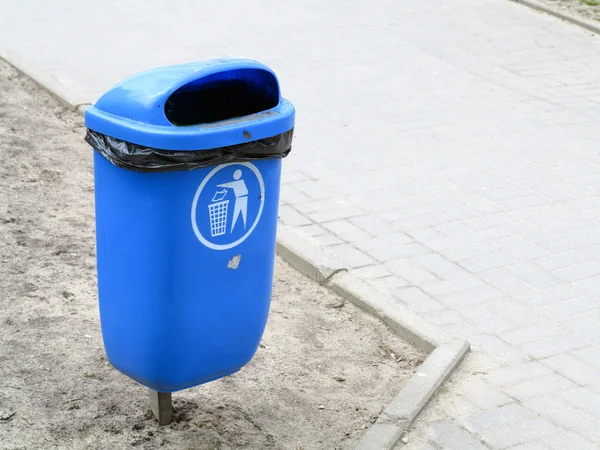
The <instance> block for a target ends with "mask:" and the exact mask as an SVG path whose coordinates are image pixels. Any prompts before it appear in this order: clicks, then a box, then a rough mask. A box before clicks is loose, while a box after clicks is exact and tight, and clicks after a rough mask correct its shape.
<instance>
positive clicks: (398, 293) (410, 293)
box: [394, 286, 446, 312]
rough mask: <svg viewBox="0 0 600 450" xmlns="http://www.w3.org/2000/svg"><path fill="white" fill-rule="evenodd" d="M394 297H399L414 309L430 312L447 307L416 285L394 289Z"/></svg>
mask: <svg viewBox="0 0 600 450" xmlns="http://www.w3.org/2000/svg"><path fill="white" fill-rule="evenodd" d="M394 297H396V298H398V299H399V300H400V301H401V302H402V303H403V304H405V305H406V306H408V307H409V308H410V309H412V310H413V311H419V312H430V311H440V310H445V309H446V305H444V304H443V303H440V302H438V301H437V300H434V299H433V298H432V297H430V296H429V295H427V294H426V293H425V292H423V291H422V290H421V289H419V288H417V287H414V286H406V287H401V288H399V289H396V290H395V291H394Z"/></svg>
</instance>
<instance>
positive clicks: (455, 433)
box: [432, 422, 487, 450]
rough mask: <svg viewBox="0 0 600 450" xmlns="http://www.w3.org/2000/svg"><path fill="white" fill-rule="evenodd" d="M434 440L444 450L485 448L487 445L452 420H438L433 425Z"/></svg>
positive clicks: (476, 449) (483, 449) (479, 449)
mask: <svg viewBox="0 0 600 450" xmlns="http://www.w3.org/2000/svg"><path fill="white" fill-rule="evenodd" d="M432 430H433V441H434V442H435V443H436V444H437V445H439V446H440V447H441V448H443V449H444V450H485V449H486V448H487V447H486V446H485V445H483V444H482V443H481V442H479V441H478V440H477V439H475V438H474V437H473V436H471V435H470V434H469V433H468V432H467V431H466V430H464V429H462V428H460V427H457V426H456V425H454V424H452V423H450V422H437V423H434V424H433V426H432Z"/></svg>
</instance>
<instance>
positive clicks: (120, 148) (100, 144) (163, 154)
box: [85, 128, 294, 172]
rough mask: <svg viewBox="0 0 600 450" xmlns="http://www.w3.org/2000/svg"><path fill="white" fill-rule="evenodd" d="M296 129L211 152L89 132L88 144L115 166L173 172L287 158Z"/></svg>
mask: <svg viewBox="0 0 600 450" xmlns="http://www.w3.org/2000/svg"><path fill="white" fill-rule="evenodd" d="M293 134H294V129H293V128H292V129H291V130H289V131H286V132H285V133H282V134H278V135H277V136H273V137H269V138H266V139H259V140H257V141H251V142H244V143H243V144H237V145H229V146H227V147H220V148H214V149H209V150H160V149H156V148H148V147H143V146H141V145H137V144H132V143H131V142H127V141H122V140H120V139H116V138H113V137H110V136H106V135H104V134H101V133H98V132H96V131H94V130H90V129H88V130H87V134H86V136H85V141H86V142H87V143H88V144H90V145H91V146H92V147H93V148H94V149H95V150H96V151H97V152H99V153H100V154H101V155H102V156H104V157H105V158H106V159H108V160H109V161H110V162H111V163H113V164H114V165H115V166H117V167H120V168H122V169H128V170H135V171H137V172H171V171H174V170H192V169H199V168H202V167H209V166H218V165H219V164H224V163H231V162H244V161H252V160H257V159H273V158H285V157H286V156H287V155H288V154H289V153H290V151H291V150H292V136H293Z"/></svg>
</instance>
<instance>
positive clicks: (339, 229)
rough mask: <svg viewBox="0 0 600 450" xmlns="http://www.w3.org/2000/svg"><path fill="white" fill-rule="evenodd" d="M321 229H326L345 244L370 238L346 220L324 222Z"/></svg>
mask: <svg viewBox="0 0 600 450" xmlns="http://www.w3.org/2000/svg"><path fill="white" fill-rule="evenodd" d="M323 227H325V228H327V229H328V230H329V231H331V232H332V233H333V234H335V235H336V236H337V237H339V238H340V239H341V240H343V241H345V242H354V241H359V240H364V239H369V238H371V235H370V234H369V233H367V232H366V231H364V230H362V229H361V228H359V227H357V226H356V225H353V224H352V223H350V222H348V221H346V220H335V221H333V222H325V223H323Z"/></svg>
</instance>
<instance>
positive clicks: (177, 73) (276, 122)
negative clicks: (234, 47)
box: [85, 58, 295, 150]
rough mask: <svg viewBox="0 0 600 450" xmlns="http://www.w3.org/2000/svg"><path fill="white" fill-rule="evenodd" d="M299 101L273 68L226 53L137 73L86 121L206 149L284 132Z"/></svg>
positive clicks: (155, 144)
mask: <svg viewBox="0 0 600 450" xmlns="http://www.w3.org/2000/svg"><path fill="white" fill-rule="evenodd" d="M294 116H295V110H294V106H293V105H292V104H291V103H290V102H289V101H287V100H286V99H284V98H282V97H281V93H280V90H279V81H278V80H277V77H276V76H275V74H274V73H273V71H272V70H271V69H269V68H268V67H267V66H265V65H264V64H261V63H259V62H257V61H253V60H250V59H242V58H219V59H213V60H207V61H202V62H196V63H190V64H182V65H177V66H170V67H162V68H158V69H152V70H148V71H145V72H141V73H138V74H137V75H133V76H131V77H129V78H127V79H125V80H123V81H121V82H120V83H118V84H117V85H115V86H114V87H113V88H111V89H110V90H109V91H108V92H106V93H105V94H104V95H103V96H102V97H100V99H99V100H98V101H97V102H96V104H95V105H92V106H90V107H88V108H87V109H86V111H85V125H86V127H87V128H89V129H91V130H94V131H97V132H99V133H102V134H105V135H107V136H111V137H114V138H117V139H121V140H123V141H127V142H132V143H134V144H138V145H142V146H147V147H152V148H157V149H163V150H205V149H212V148H219V147H226V146H229V145H237V144H241V143H244V142H250V141H254V140H259V139H265V138H268V137H271V136H276V135H278V134H281V133H284V132H286V131H289V130H291V129H292V128H293V127H294Z"/></svg>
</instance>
